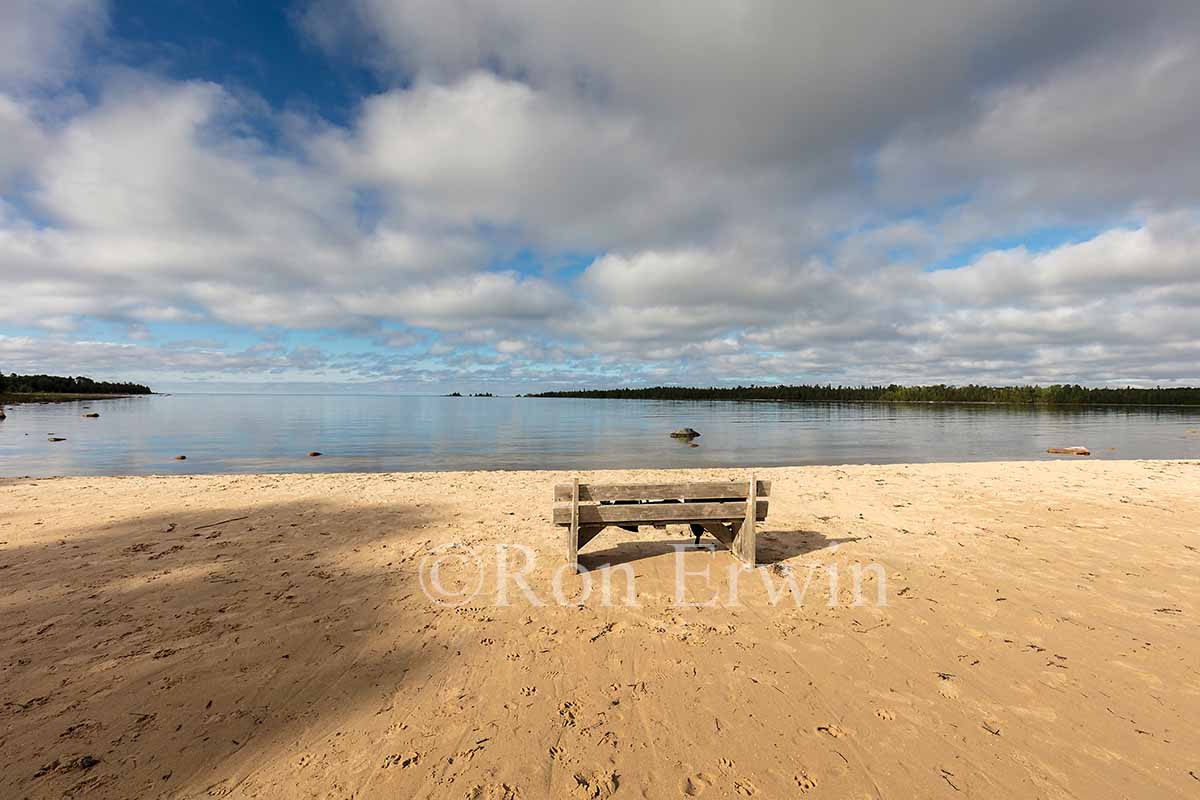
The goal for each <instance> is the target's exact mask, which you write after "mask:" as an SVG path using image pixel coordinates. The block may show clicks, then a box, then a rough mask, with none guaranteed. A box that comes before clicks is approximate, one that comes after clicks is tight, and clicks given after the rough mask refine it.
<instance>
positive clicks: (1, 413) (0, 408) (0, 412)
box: [0, 406, 4, 419]
mask: <svg viewBox="0 0 1200 800" xmlns="http://www.w3.org/2000/svg"><path fill="white" fill-rule="evenodd" d="M0 419H4V408H3V406H0Z"/></svg>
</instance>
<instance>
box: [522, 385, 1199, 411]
mask: <svg viewBox="0 0 1200 800" xmlns="http://www.w3.org/2000/svg"><path fill="white" fill-rule="evenodd" d="M525 397H578V398H595V399H618V400H788V401H792V402H800V403H854V402H859V403H996V404H1008V405H1034V406H1082V405H1109V406H1194V405H1200V388H1193V387H1181V388H1169V389H1162V388H1155V389H1137V388H1134V387H1132V386H1127V387H1125V388H1123V389H1108V388H1092V387H1088V386H1078V385H1075V384H1055V385H1053V386H977V385H975V384H969V385H967V386H949V385H946V384H937V385H934V386H900V385H898V384H891V385H889V386H832V385H828V386H732V387H730V386H710V387H708V388H702V387H689V386H651V387H647V388H641V389H631V388H627V389H580V390H572V391H557V392H539V393H537V394H528V395H525Z"/></svg>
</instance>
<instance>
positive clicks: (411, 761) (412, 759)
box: [382, 751, 421, 769]
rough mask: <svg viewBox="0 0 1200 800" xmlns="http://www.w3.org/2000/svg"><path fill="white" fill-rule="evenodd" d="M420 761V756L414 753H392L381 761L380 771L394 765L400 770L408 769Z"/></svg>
mask: <svg viewBox="0 0 1200 800" xmlns="http://www.w3.org/2000/svg"><path fill="white" fill-rule="evenodd" d="M420 760H421V754H420V753H418V752H415V751H410V752H407V753H392V754H391V755H390V756H388V757H387V758H385V759H384V760H383V767H382V769H387V768H388V767H392V766H396V765H399V766H400V768H401V769H408V768H409V767H415V766H416V765H417V764H418V763H419V762H420Z"/></svg>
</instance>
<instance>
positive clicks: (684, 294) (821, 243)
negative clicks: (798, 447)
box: [0, 0, 1200, 393]
mask: <svg viewBox="0 0 1200 800" xmlns="http://www.w3.org/2000/svg"><path fill="white" fill-rule="evenodd" d="M1085 21H1086V24H1084V22H1085ZM1198 31H1200V9H1198V8H1197V7H1196V6H1195V4H1194V3H1188V2H1166V1H1165V0H1164V1H1163V2H1151V3H1147V4H1138V5H1137V6H1136V7H1134V6H1132V5H1130V4H1126V3H1099V4H1097V3H1093V2H1082V1H1080V2H1072V1H1071V0H1068V1H1067V2H1062V3H1057V4H1042V3H1010V4H987V5H982V4H980V5H977V6H976V7H969V8H964V7H963V6H962V5H961V4H958V3H950V2H940V0H926V1H925V2H919V3H914V4H905V5H904V6H903V7H900V6H896V7H894V8H893V7H887V6H885V7H882V8H880V9H876V10H875V12H873V14H872V16H871V18H870V19H864V18H862V17H861V16H860V15H858V14H857V13H856V11H855V9H854V8H853V7H838V6H835V5H834V4H828V3H816V2H814V3H797V2H787V3H784V2H779V3H773V2H758V3H753V4H751V3H747V4H736V3H734V4H725V5H722V6H720V7H710V6H697V5H696V4H690V3H677V4H667V5H665V6H663V7H662V8H661V9H657V10H656V9H650V8H648V7H646V6H645V5H644V4H638V3H621V2H617V3H611V2H610V3H602V4H601V3H596V4H592V3H583V4H577V5H575V6H572V8H571V9H570V10H569V11H568V10H567V9H566V8H565V7H564V6H563V5H562V4H560V3H554V2H530V3H522V4H520V5H519V6H511V5H506V4H500V3H491V2H478V1H476V2H465V0H464V1H462V2H460V1H459V0H446V1H445V2H438V3H429V2H420V1H419V0H389V1H387V2H385V1H384V0H347V1H346V2H332V1H328V2H327V1H326V0H302V1H301V2H294V3H278V4H271V3H255V2H233V1H232V0H226V1H225V2H207V3H184V2H175V1H174V0H171V1H169V2H115V1H114V2H108V3H106V2H102V0H42V1H41V2H34V0H11V2H8V3H5V4H4V5H3V8H0V139H2V140H3V141H4V142H5V143H6V146H5V147H4V148H3V151H2V152H0V279H2V280H3V284H4V286H5V287H6V288H5V298H4V302H3V303H2V304H0V370H4V371H17V372H26V371H37V372H57V373H66V374H88V375H91V376H93V377H96V378H123V379H134V380H141V381H144V382H147V383H150V384H151V385H152V386H154V387H155V388H157V389H162V390H166V391H186V390H211V389H227V388H234V389H239V388H241V389H246V390H261V389H262V388H263V387H269V388H273V389H276V390H280V391H288V390H299V389H304V390H311V389H312V388H313V387H330V386H334V385H339V386H340V385H346V384H349V385H353V386H354V387H356V388H359V389H362V390H364V391H395V392H418V393H424V392H442V391H449V390H454V389H457V390H461V391H480V390H490V391H495V392H501V393H508V392H525V391H535V390H538V389H543V388H561V387H564V386H611V385H617V384H619V385H637V384H648V383H649V384H653V383H686V384H731V383H750V382H775V381H786V382H821V383H825V382H833V383H860V382H866V383H873V382H901V383H917V382H933V381H947V382H966V381H976V382H988V383H1008V382H1036V383H1049V382H1065V381H1070V382H1083V383H1089V384H1096V385H1102V384H1127V383H1129V384H1136V385H1172V384H1188V383H1191V384H1195V383H1198V382H1200V366H1198V365H1200V325H1198V323H1197V321H1196V320H1197V319H1198V318H1200V314H1197V313H1196V312H1197V306H1198V305H1200V259H1198V256H1197V253H1198V252H1200V250H1198V248H1197V245H1198V244H1200V219H1198V217H1197V202H1198V199H1197V193H1198V192H1200V163H1198V162H1200V160H1198V159H1197V157H1196V155H1195V153H1194V150H1195V147H1194V143H1193V139H1194V131H1195V130H1197V129H1200V97H1198V96H1197V95H1198V94H1200V88H1198V87H1200V34H1198V33H1197V32H1198Z"/></svg>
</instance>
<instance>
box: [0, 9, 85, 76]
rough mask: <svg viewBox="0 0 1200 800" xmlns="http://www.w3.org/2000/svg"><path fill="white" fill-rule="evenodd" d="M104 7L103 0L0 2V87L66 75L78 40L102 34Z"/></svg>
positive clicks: (76, 54)
mask: <svg viewBox="0 0 1200 800" xmlns="http://www.w3.org/2000/svg"><path fill="white" fill-rule="evenodd" d="M106 5H107V4H106V3H105V2H103V0H4V2H3V3H0V88H3V87H4V86H5V85H6V84H7V85H9V86H24V85H30V84H33V85H44V84H48V83H51V84H52V83H58V82H61V81H63V80H65V79H67V78H68V77H69V76H70V75H71V74H72V69H73V68H74V67H75V66H76V65H77V57H78V50H79V47H80V46H81V44H82V43H83V42H84V41H86V40H88V39H90V38H96V37H98V36H100V35H102V34H103V32H104V29H105V26H106V24H107V13H106Z"/></svg>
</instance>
